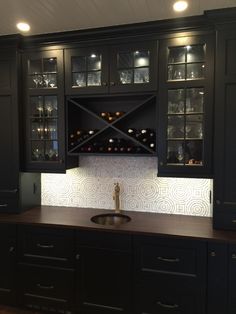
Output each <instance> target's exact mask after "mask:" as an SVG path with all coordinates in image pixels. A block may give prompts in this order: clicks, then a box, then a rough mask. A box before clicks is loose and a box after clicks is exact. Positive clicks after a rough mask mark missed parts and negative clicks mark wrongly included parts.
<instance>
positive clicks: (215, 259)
mask: <svg viewBox="0 0 236 314" xmlns="http://www.w3.org/2000/svg"><path fill="white" fill-rule="evenodd" d="M207 265H208V269H207V274H208V284H207V287H208V289H207V314H222V313H224V314H226V313H228V312H227V308H228V301H227V293H228V284H227V276H228V271H227V270H228V245H227V244H226V243H209V244H208V263H207Z"/></svg>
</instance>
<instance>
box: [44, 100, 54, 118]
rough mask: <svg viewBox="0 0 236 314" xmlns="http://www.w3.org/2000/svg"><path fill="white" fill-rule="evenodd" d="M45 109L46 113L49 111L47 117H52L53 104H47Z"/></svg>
mask: <svg viewBox="0 0 236 314" xmlns="http://www.w3.org/2000/svg"><path fill="white" fill-rule="evenodd" d="M45 109H46V111H47V117H51V115H52V111H53V106H52V103H51V102H47V103H46V104H45Z"/></svg>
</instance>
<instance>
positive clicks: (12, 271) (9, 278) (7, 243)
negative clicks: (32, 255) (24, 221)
mask: <svg viewBox="0 0 236 314" xmlns="http://www.w3.org/2000/svg"><path fill="white" fill-rule="evenodd" d="M0 251H1V259H0V303H4V304H14V302H15V291H16V289H15V286H16V226H15V225H9V224H1V225H0Z"/></svg>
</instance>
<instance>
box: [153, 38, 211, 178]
mask: <svg viewBox="0 0 236 314" xmlns="http://www.w3.org/2000/svg"><path fill="white" fill-rule="evenodd" d="M160 60H161V62H160V78H159V82H160V84H159V95H160V107H159V132H158V134H159V139H158V147H159V154H158V157H159V160H158V164H159V170H158V173H159V175H163V176H165V175H174V176H186V175H187V174H189V176H198V175H199V176H201V177H203V176H204V174H206V173H207V172H208V173H209V172H210V168H211V164H210V163H211V154H212V141H211V140H212V111H213V109H212V108H213V78H214V72H213V69H214V45H213V38H211V36H196V37H194V36H193V37H181V38H175V39H170V40H163V42H162V44H161V48H160Z"/></svg>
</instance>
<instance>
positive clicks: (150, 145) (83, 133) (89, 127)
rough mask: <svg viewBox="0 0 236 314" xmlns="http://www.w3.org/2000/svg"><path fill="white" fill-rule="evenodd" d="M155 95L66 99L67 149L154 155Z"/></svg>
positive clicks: (96, 152)
mask: <svg viewBox="0 0 236 314" xmlns="http://www.w3.org/2000/svg"><path fill="white" fill-rule="evenodd" d="M155 108H156V97H155V96H154V95H137V96H133V95H132V96H128V95H126V96H115V97H114V96H111V97H102V96H101V97H72V98H70V99H68V153H69V154H70V155H73V154H75V155H76V154H81V153H95V154H107V153H109V154H111V153H112V154H130V153H132V154H137V155H155V152H156V132H155V128H156V121H155V116H156V112H155Z"/></svg>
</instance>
